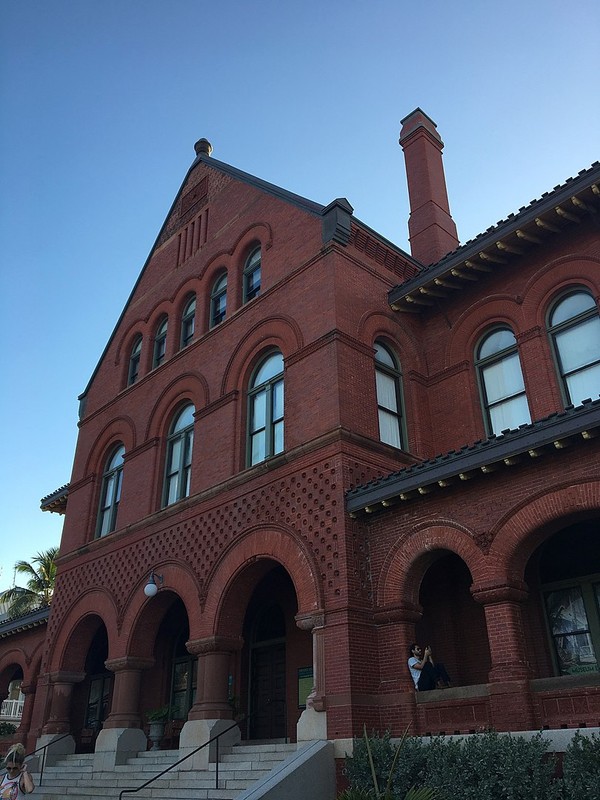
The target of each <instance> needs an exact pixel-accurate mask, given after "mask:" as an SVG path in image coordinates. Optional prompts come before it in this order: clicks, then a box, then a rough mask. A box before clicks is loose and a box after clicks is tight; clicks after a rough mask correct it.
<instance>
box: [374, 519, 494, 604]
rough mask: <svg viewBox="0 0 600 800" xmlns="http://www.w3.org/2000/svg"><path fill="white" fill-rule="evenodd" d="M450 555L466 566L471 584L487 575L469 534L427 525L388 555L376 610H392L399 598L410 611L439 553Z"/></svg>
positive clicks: (452, 527)
mask: <svg viewBox="0 0 600 800" xmlns="http://www.w3.org/2000/svg"><path fill="white" fill-rule="evenodd" d="M447 551H450V552H451V553H454V554H456V555H457V556H459V557H460V558H461V559H462V560H463V561H464V562H465V564H466V565H467V567H468V569H469V571H470V573H471V577H472V579H473V583H474V584H476V583H479V582H480V581H482V580H483V579H484V578H485V577H487V574H488V572H489V564H488V563H487V562H488V561H489V559H487V558H486V557H485V556H484V555H483V553H482V552H481V550H480V549H479V548H478V547H477V545H476V544H475V543H474V541H473V538H472V535H471V533H470V532H469V531H468V530H467V529H466V528H463V527H459V526H458V525H453V524H451V523H449V522H445V523H438V524H431V523H430V524H428V525H427V527H424V528H421V529H420V530H417V531H415V532H414V533H412V534H411V535H409V537H408V538H407V539H404V538H402V539H401V540H399V541H398V542H397V543H396V545H395V546H394V548H393V549H392V550H391V551H390V553H389V554H388V557H387V559H386V561H385V563H384V565H383V569H382V571H381V579H380V582H379V587H378V592H377V599H378V605H379V606H380V607H388V606H389V607H393V606H394V605H397V604H398V599H399V598H400V597H401V598H402V600H403V602H406V603H409V604H410V605H412V606H414V607H418V605H419V587H420V584H421V580H422V578H423V576H424V574H425V572H426V571H427V570H428V568H429V567H430V566H431V565H432V564H433V562H434V561H436V560H437V559H438V558H439V557H440V554H441V553H444V552H447Z"/></svg>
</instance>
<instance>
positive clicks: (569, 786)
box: [562, 731, 600, 800]
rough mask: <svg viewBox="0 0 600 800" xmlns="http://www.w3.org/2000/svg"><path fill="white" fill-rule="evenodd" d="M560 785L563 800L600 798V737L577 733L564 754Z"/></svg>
mask: <svg viewBox="0 0 600 800" xmlns="http://www.w3.org/2000/svg"><path fill="white" fill-rule="evenodd" d="M562 783H563V790H564V794H563V796H564V798H565V800H570V798H572V797H584V798H592V797H600V736H598V735H597V734H595V733H594V734H592V735H591V736H590V737H587V736H582V735H581V733H579V731H577V733H576V734H575V736H574V737H573V738H572V739H571V743H570V744H569V746H568V747H567V750H566V752H565V758H564V761H563V781H562Z"/></svg>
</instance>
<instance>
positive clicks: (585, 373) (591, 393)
mask: <svg viewBox="0 0 600 800" xmlns="http://www.w3.org/2000/svg"><path fill="white" fill-rule="evenodd" d="M567 389H568V390H569V398H570V400H571V402H572V403H573V405H575V406H577V405H579V404H580V403H581V402H582V401H583V400H587V398H588V397H591V398H592V400H596V399H597V398H598V395H599V394H600V364H596V365H595V366H593V367H588V369H585V370H582V371H581V372H577V373H575V375H570V376H569V377H568V378H567Z"/></svg>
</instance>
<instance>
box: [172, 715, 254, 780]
mask: <svg viewBox="0 0 600 800" xmlns="http://www.w3.org/2000/svg"><path fill="white" fill-rule="evenodd" d="M232 725H233V727H231V726H232ZM227 728H231V730H229V731H228V732H227V733H224V734H223V735H222V736H221V737H220V739H219V745H218V747H219V753H222V751H223V749H224V748H228V747H233V745H234V744H238V743H239V742H240V741H241V739H242V733H241V731H240V729H239V727H238V726H237V725H235V724H234V723H233V720H231V719H191V720H188V721H187V722H186V723H185V725H184V726H183V728H182V729H181V733H180V734H179V754H180V758H183V756H185V755H187V754H188V753H191V752H192V751H193V750H195V749H196V748H197V747H200V745H201V744H204V743H205V742H208V741H209V739H212V738H213V736H217V734H219V733H221V731H225V730H227ZM216 760H217V743H216V742H211V744H209V745H207V746H206V747H203V748H202V750H199V751H198V752H197V753H196V754H195V755H193V756H191V757H190V758H188V759H187V761H184V762H183V764H181V766H180V767H179V769H185V770H192V769H194V770H195V769H208V765H209V763H213V762H215V761H216Z"/></svg>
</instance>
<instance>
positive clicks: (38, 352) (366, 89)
mask: <svg viewBox="0 0 600 800" xmlns="http://www.w3.org/2000/svg"><path fill="white" fill-rule="evenodd" d="M599 35H600V5H599V4H598V2H597V0H578V2H577V3H570V4H569V3H564V2H562V1H561V2H558V1H557V0H505V2H502V3H494V2H490V0H480V2H474V1H473V2H466V0H462V2H461V0H455V2H452V3H449V2H441V1H440V0H430V1H429V2H427V3H414V2H410V3H409V2H405V1H403V0H396V2H393V1H392V0H370V2H366V1H364V2H357V0H327V2H323V0H320V1H319V2H313V0H304V2H288V0H256V1H255V2H250V0H248V2H241V0H221V2H220V3H208V2H205V0H169V2H166V0H160V1H159V0H118V1H115V0H4V2H2V3H1V4H0V105H1V114H2V121H1V123H0V170H1V172H0V204H1V205H0V247H1V250H0V253H1V261H0V264H1V271H2V275H1V277H2V293H1V297H0V303H1V304H2V305H1V313H2V321H3V325H4V330H5V339H4V346H3V347H2V350H1V355H0V360H1V363H0V370H1V374H2V375H3V377H4V387H3V391H2V392H0V404H1V408H0V412H1V416H0V418H1V419H2V421H3V430H2V441H3V453H4V457H3V458H2V459H0V464H1V466H0V470H1V473H0V487H1V492H2V495H1V501H2V511H3V513H2V522H1V523H0V525H1V532H2V533H1V542H2V551H1V555H0V570H1V573H0V589H3V588H6V587H7V586H9V585H11V583H12V577H13V571H12V567H13V565H14V562H15V561H16V560H18V559H21V558H24V559H27V560H29V559H30V558H31V557H32V556H34V555H35V553H36V552H37V551H38V550H42V549H45V548H47V547H49V546H51V545H54V544H57V543H58V542H59V539H60V532H61V528H62V518H60V517H58V516H57V515H54V514H47V513H44V514H42V513H41V512H40V510H39V500H40V498H41V497H42V496H44V495H46V494H49V493H50V492H52V491H53V490H54V489H56V488H58V487H59V486H61V485H62V484H64V483H67V482H68V481H69V478H70V473H71V464H72V459H73V452H74V448H75V441H76V436H77V405H78V401H77V397H78V395H79V394H80V393H81V392H82V391H83V390H84V388H85V386H86V384H87V382H88V380H89V377H90V375H91V373H92V371H93V369H94V367H95V365H96V363H97V360H98V358H99V357H100V355H101V353H102V350H103V348H104V345H105V344H106V341H107V339H108V337H109V336H110V334H111V331H112V329H113V326H114V324H115V322H116V320H117V317H118V315H119V313H120V311H121V309H122V307H123V304H124V303H125V301H126V299H127V297H128V295H129V292H130V290H131V288H132V286H133V284H134V282H135V279H136V277H137V275H138V273H139V271H140V269H141V267H142V265H143V263H144V261H145V259H146V257H147V255H148V253H149V251H150V248H151V247H152V244H153V242H154V239H155V237H156V235H157V233H158V230H159V228H160V226H161V224H162V222H163V220H164V217H165V215H166V213H167V211H168V209H169V207H170V205H171V202H172V200H173V198H174V196H175V194H176V192H177V190H178V188H179V185H180V183H181V181H182V179H183V177H184V175H185V172H186V171H187V169H188V167H189V166H190V164H191V163H192V161H193V158H194V150H193V145H194V142H195V141H196V140H197V139H199V138H201V137H202V136H205V137H206V138H208V139H209V140H210V141H211V142H212V144H213V147H214V152H213V155H214V156H215V158H218V159H220V160H222V161H225V162H227V163H230V164H233V165H234V166H236V167H239V168H240V169H243V170H245V171H247V172H250V173H252V174H255V175H258V176H259V177H261V178H264V179H266V180H269V181H271V182H273V183H276V184H278V185H280V186H283V187H285V188H286V189H289V190H291V191H294V192H296V193H298V194H301V195H304V196H306V197H309V198H310V199H312V200H316V201H318V202H321V203H323V204H327V203H329V202H330V201H331V200H332V199H334V198H335V197H340V196H345V197H347V198H348V199H349V201H350V203H351V204H352V205H353V206H354V209H355V213H356V215H357V216H358V217H359V218H360V219H362V220H363V221H364V222H366V223H367V224H369V225H370V226H372V227H373V228H375V229H377V230H379V231H380V232H381V233H382V234H383V235H385V236H387V237H388V238H389V239H391V240H392V241H394V242H395V243H396V244H398V245H399V246H400V247H403V248H405V249H407V247H408V244H407V218H408V203H407V191H406V181H405V174H404V165H403V158H402V152H401V150H400V148H399V146H398V133H399V130H400V120H401V119H402V118H403V117H404V116H406V115H407V114H408V113H409V112H410V111H412V110H413V109H414V108H415V107H416V106H420V107H421V108H422V109H423V110H424V111H426V112H427V113H428V114H429V115H430V116H431V117H432V118H433V119H434V120H435V121H436V122H437V124H438V128H439V131H440V133H441V135H442V138H443V139H444V142H445V145H446V147H445V155H444V161H445V169H446V179H447V183H448V191H449V196H450V205H451V209H452V213H453V216H454V219H455V221H456V224H457V226H458V232H459V236H460V239H461V241H462V242H464V241H466V240H468V239H470V238H472V237H473V236H476V235H477V234H478V233H480V232H481V231H482V230H485V229H486V228H488V227H489V226H490V225H493V224H494V223H496V222H497V221H498V220H500V219H502V218H504V217H505V216H507V215H508V214H509V213H511V212H514V211H517V210H518V209H519V207H521V206H523V205H526V204H527V203H528V202H529V201H530V200H532V199H534V198H535V197H538V196H540V195H541V194H542V193H543V192H545V191H548V190H550V189H552V188H553V187H554V186H555V185H557V184H559V183H562V182H563V181H564V180H565V179H566V178H568V177H570V176H572V175H575V174H576V173H577V172H578V171H579V170H581V169H584V168H585V167H587V166H589V165H590V164H591V163H592V162H593V161H595V160H597V159H598V158H600V147H599V146H598V145H599V139H600V97H599V90H598V75H599V74H600V55H599V53H600V48H598V40H599ZM6 334H7V336H6Z"/></svg>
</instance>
